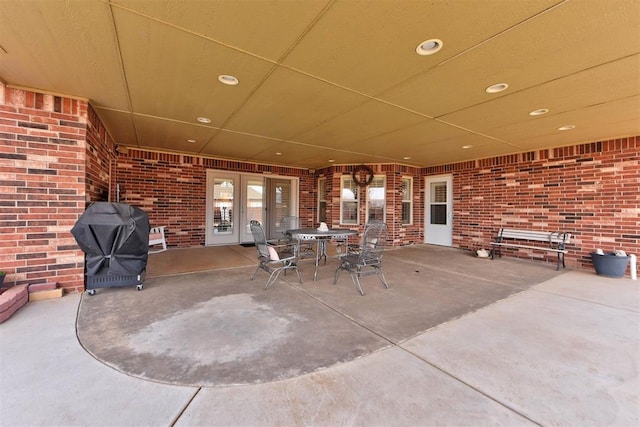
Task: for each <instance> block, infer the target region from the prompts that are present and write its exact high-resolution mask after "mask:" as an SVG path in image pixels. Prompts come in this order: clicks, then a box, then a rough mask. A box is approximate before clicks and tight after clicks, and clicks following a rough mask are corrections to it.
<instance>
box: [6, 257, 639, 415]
mask: <svg viewBox="0 0 640 427" xmlns="http://www.w3.org/2000/svg"><path fill="white" fill-rule="evenodd" d="M385 257H387V255H385ZM399 260H402V261H401V262H402V263H400V261H399ZM461 260H462V261H463V262H461ZM385 262H386V264H385V273H386V275H387V278H388V280H389V282H390V284H391V289H389V290H384V289H383V288H382V287H380V285H379V283H378V282H377V279H376V278H374V277H372V278H365V279H364V281H365V283H364V287H365V291H366V292H367V295H366V296H364V297H361V296H359V295H357V294H356V291H355V288H354V287H353V284H352V283H351V281H350V279H349V278H348V277H344V276H343V277H342V279H341V280H340V282H339V283H338V285H336V286H332V285H331V280H330V278H327V277H324V278H322V279H321V280H319V281H318V282H312V281H311V280H310V279H309V276H308V271H306V270H308V269H304V266H303V269H304V270H305V273H304V279H305V282H304V283H303V284H302V285H298V284H293V283H288V281H289V280H290V279H291V277H288V278H287V281H280V282H277V283H276V284H274V286H273V287H272V288H271V289H269V290H267V291H262V290H261V285H262V284H263V283H264V282H263V280H262V279H264V280H266V277H265V276H259V279H256V281H255V282H249V283H253V285H254V288H256V291H255V295H257V296H259V297H260V298H264V301H266V302H265V304H271V303H273V301H274V300H275V299H276V298H279V299H281V300H282V299H285V298H287V297H289V298H291V297H292V296H295V299H296V300H302V301H303V305H302V307H305V310H307V313H309V312H310V313H312V312H315V311H319V312H321V314H322V315H324V316H325V317H330V316H328V315H327V313H331V316H336V317H340V318H342V320H341V322H342V323H340V322H338V320H334V321H333V322H334V323H329V324H328V325H329V326H333V327H340V328H351V329H360V331H357V333H356V332H354V333H356V335H355V336H358V337H362V336H364V335H366V334H368V335H367V336H370V337H372V338H367V340H369V339H370V340H371V342H374V343H376V342H378V341H380V343H379V344H380V345H378V344H375V345H372V346H369V347H367V345H365V346H364V347H363V348H365V350H366V351H363V352H362V354H355V355H352V356H349V357H346V358H344V357H342V356H338V357H337V360H335V361H334V362H333V363H330V364H329V365H328V366H315V367H311V368H309V369H304V368H300V369H301V374H300V375H296V374H291V372H285V374H284V375H275V376H270V375H263V376H257V377H256V376H248V377H247V376H245V375H244V374H243V372H245V371H244V370H245V369H246V366H245V367H241V369H239V371H240V372H239V373H238V375H236V376H233V375H232V374H233V372H232V371H233V370H229V371H228V373H227V374H228V375H232V376H231V377H230V378H231V380H230V381H226V382H225V381H223V382H221V383H220V384H218V385H215V384H210V385H206V384H197V381H193V378H191V379H190V380H189V381H185V382H186V383H188V384H187V385H184V384H182V385H181V384H178V383H179V382H180V381H175V378H174V380H171V379H170V377H171V376H170V375H168V377H169V379H168V378H164V377H161V378H157V377H156V375H158V374H157V373H154V372H151V369H150V372H145V369H144V366H143V367H142V369H141V370H140V372H135V373H130V372H128V369H130V368H127V367H123V366H120V365H117V362H118V361H117V360H116V361H114V360H100V359H96V358H95V357H93V356H92V355H91V354H90V353H89V352H88V351H87V350H86V349H85V348H84V347H83V346H82V344H81V343H82V342H83V340H85V341H86V340H88V339H89V337H90V335H91V334H90V330H89V331H88V330H87V329H86V328H82V327H81V325H80V324H79V323H78V325H79V326H78V329H76V322H77V321H78V322H79V319H80V318H81V316H82V313H81V312H82V310H85V309H90V308H91V309H93V308H95V309H96V310H97V309H101V307H100V305H101V304H102V303H105V304H106V303H107V302H109V301H113V302H117V301H119V300H118V296H119V295H124V294H125V293H128V295H127V298H126V299H127V300H132V301H134V298H136V297H139V298H142V297H143V296H145V298H148V300H145V301H138V302H139V303H140V304H139V305H140V307H139V311H140V312H147V311H148V310H149V309H150V308H151V309H152V308H153V306H152V305H150V303H152V302H153V300H154V299H156V298H160V297H161V293H160V292H159V290H160V289H165V290H166V289H168V288H167V287H168V286H169V285H170V284H173V286H174V287H176V286H178V287H179V286H184V289H183V291H184V292H185V293H187V291H188V290H189V286H192V287H194V286H195V287H196V288H197V287H198V286H200V287H201V288H203V287H206V284H205V283H206V279H205V278H206V277H207V275H208V274H209V273H206V272H201V273H197V274H196V275H193V274H185V275H176V276H165V277H155V278H152V279H148V281H147V282H145V289H144V290H143V291H142V292H141V293H137V292H136V291H135V290H132V289H130V288H111V289H104V290H98V292H97V294H96V295H95V296H93V297H88V296H87V295H86V294H83V295H80V294H72V295H67V296H65V297H63V298H61V299H56V300H45V301H36V302H31V303H29V304H27V305H26V306H25V307H23V308H22V309H21V310H19V311H18V312H17V313H16V314H15V315H14V316H13V317H12V318H11V319H9V320H8V321H6V322H5V323H4V324H2V325H0V380H1V381H0V385H1V387H0V402H1V403H0V425H7V426H9V425H11V426H32V425H46V426H50V425H65V426H68V425H78V426H85V425H118V426H120V425H152V426H168V425H178V426H181V425H207V426H211V425H220V426H263V425H264V426H272V425H317V426H336V425H374V426H378V425H380V426H382V425H385V426H389V425H398V426H408V425H412V426H413V425H436V426H441V425H452V426H458V425H508V426H512V425H572V426H604V425H612V426H637V425H639V424H640V396H639V390H640V380H639V377H638V371H639V367H640V366H639V365H640V362H639V359H640V286H639V282H637V281H632V280H629V279H626V278H625V279H609V278H603V277H600V276H597V275H595V274H594V273H590V272H586V271H570V270H567V271H566V272H560V274H557V273H556V272H555V271H554V269H553V267H552V266H550V265H549V264H544V263H539V262H523V261H518V260H512V259H504V258H503V259H501V260H496V261H487V260H478V259H475V258H472V257H470V256H468V255H467V254H464V253H463V252H462V251H456V250H451V249H445V250H442V249H439V248H432V247H425V246H418V247H413V248H402V249H398V250H394V251H389V253H388V258H385ZM322 268H324V269H326V270H321V271H320V274H321V276H331V274H332V273H333V268H330V266H327V267H322ZM252 272H253V268H252V267H236V268H233V269H229V270H227V271H226V273H227V276H228V277H230V278H232V277H236V276H241V275H246V274H249V275H250V274H251V273H252ZM219 273H220V271H217V272H211V273H210V274H211V276H210V277H213V275H215V274H219ZM536 276H537V277H539V280H534V281H533V282H530V281H528V280H529V279H527V278H532V277H533V278H535V277H536ZM224 277H226V276H224ZM447 277H448V279H447ZM230 280H231V281H232V282H233V280H232V279H230ZM181 281H182V282H181ZM190 283H192V284H191V285H189V284H190ZM234 283H236V284H237V283H239V282H234ZM243 286H244V285H243ZM209 288H214V289H216V288H217V286H211V285H209ZM247 289H249V288H243V289H242V293H246V292H249V291H248V290H247ZM258 290H259V291H258ZM192 291H193V290H190V291H189V292H188V293H191V292H192ZM207 292H208V293H207ZM207 292H204V293H203V291H202V289H200V297H201V298H202V299H203V301H208V300H210V299H211V298H212V297H219V296H220V295H219V294H216V292H218V291H211V290H209V291H207ZM237 292H238V291H236V294H234V295H237ZM197 294H198V293H197V292H196V295H197ZM228 295H230V293H229V292H227V294H226V296H228ZM412 295H413V298H412ZM98 298H103V300H102V301H100V300H98ZM175 298H176V299H179V298H178V297H175ZM491 299H493V301H490V300H491ZM87 303H89V304H91V305H87ZM109 304H111V302H110V303H109ZM109 304H106V305H109ZM185 304H186V305H189V304H191V303H189V304H187V303H186V302H185ZM178 305H179V304H178ZM423 306H428V307H429V309H424V308H423ZM465 306H466V307H465ZM112 307H113V308H114V309H116V308H117V307H116V306H114V305H112ZM133 307H136V304H132V305H131V308H128V309H129V310H132V309H133ZM102 309H104V308H102ZM79 312H80V313H79ZM89 312H90V311H89ZM376 313H378V314H376ZM460 313H462V314H460ZM303 314H305V312H303ZM305 315H306V314H305ZM308 315H309V316H312V314H308ZM296 316H301V314H300V313H299V312H297V313H296ZM293 317H295V316H293ZM314 319H316V320H318V319H320V317H318V318H314ZM348 321H350V322H351V323H352V324H351V325H350V326H348V327H347V326H345V325H347V324H348ZM97 323H99V322H96V328H98V325H97ZM106 323H108V322H106ZM125 323H126V322H125ZM151 323H152V322H151ZM293 324H294V325H295V323H293ZM115 326H118V325H115ZM146 326H148V325H147V324H145V327H146ZM119 327H122V328H124V329H121V330H125V331H126V330H127V329H126V327H125V326H122V325H120V326H119ZM114 329H117V328H115V327H114ZM138 329H140V328H138ZM142 329H144V328H142ZM318 329H320V328H318ZM100 331H102V330H100ZM130 332H135V331H134V330H130ZM156 332H157V330H156ZM267 332H268V328H267V329H266V330H265V333H267ZM321 332H322V330H320V331H315V333H321ZM329 332H331V333H336V331H335V330H331V331H329ZM101 333H102V332H101ZM349 333H352V332H349ZM83 334H85V335H86V336H85V337H84V338H83V337H82V335H83ZM113 334H115V332H113ZM96 335H100V334H98V333H97V332H96ZM79 336H80V338H79ZM131 336H132V335H131V333H130V334H129V338H131ZM349 336H350V335H349V334H346V335H345V336H344V337H343V338H345V340H332V339H328V340H327V341H321V344H320V346H319V347H318V348H317V349H316V350H318V351H319V349H321V348H322V347H323V346H328V345H329V344H330V343H332V342H333V343H334V345H335V346H341V347H348V346H349V340H348V339H346V338H349ZM152 337H153V334H149V335H146V336H145V335H143V336H138V337H137V339H138V340H139V341H136V342H137V343H138V344H137V345H140V346H141V347H140V348H145V347H144V346H145V345H148V341H144V340H141V339H142V338H144V339H151V338H152ZM169 338H170V337H169ZM119 339H122V338H117V337H115V335H114V336H109V335H108V334H105V335H103V340H102V342H103V345H104V347H106V348H109V347H113V346H114V343H116V342H119V341H118V340H119ZM165 339H167V337H165ZM143 341H144V342H143ZM365 341H366V340H365ZM99 342H100V340H95V342H92V343H90V346H91V348H90V349H89V351H90V352H91V353H93V354H97V353H99V347H98V343H99ZM314 342H315V339H314V340H309V344H308V345H310V346H313V345H317V344H314ZM367 342H369V341H367ZM301 345H302V344H301ZM168 346H169V345H167V347H168ZM286 348H287V349H288V353H289V354H287V353H283V354H282V357H283V358H284V359H285V360H288V362H287V364H291V363H293V362H292V361H291V360H290V359H288V358H291V357H292V354H295V353H300V354H302V355H304V351H299V352H297V351H296V349H295V348H292V347H290V346H289V347H286ZM229 351H231V350H229ZM150 353H153V352H152V351H150ZM329 353H331V352H329ZM329 353H328V354H329ZM105 354H108V352H107V353H105ZM220 354H222V356H224V357H227V356H228V354H229V353H218V356H220ZM100 356H101V357H103V358H104V357H106V356H104V354H101V355H100ZM309 356H310V357H309V358H310V359H313V357H311V356H312V355H309ZM271 357H275V355H272V356H271ZM341 357H342V358H341ZM328 360H332V359H328ZM319 361H320V362H323V361H324V359H322V358H319ZM149 366H150V367H151V365H149ZM239 366H240V365H239ZM247 366H254V368H255V371H256V372H260V368H261V367H264V368H265V370H267V371H270V370H272V369H277V366H278V364H277V363H275V364H274V363H272V361H271V360H269V359H268V358H266V357H264V358H263V359H262V360H260V359H259V358H258V359H256V360H251V363H250V365H247ZM274 366H275V368H274ZM171 369H172V367H171V365H167V370H171ZM157 372H159V373H160V375H162V372H163V371H162V370H161V369H158V370H157ZM267 374H268V372H267ZM178 378H182V377H178ZM256 378H257V380H256ZM192 383H193V384H192ZM232 384H235V385H232Z"/></svg>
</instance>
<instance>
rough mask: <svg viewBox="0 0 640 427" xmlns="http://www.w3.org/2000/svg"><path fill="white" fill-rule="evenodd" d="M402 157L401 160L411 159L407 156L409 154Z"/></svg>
mask: <svg viewBox="0 0 640 427" xmlns="http://www.w3.org/2000/svg"><path fill="white" fill-rule="evenodd" d="M402 159H403V160H411V157H409V156H405V157H403V158H402Z"/></svg>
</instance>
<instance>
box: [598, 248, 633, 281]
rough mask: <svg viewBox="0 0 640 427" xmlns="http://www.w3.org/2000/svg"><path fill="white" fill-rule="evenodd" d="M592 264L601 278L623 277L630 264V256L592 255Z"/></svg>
mask: <svg viewBox="0 0 640 427" xmlns="http://www.w3.org/2000/svg"><path fill="white" fill-rule="evenodd" d="M591 262H593V266H594V267H595V268H596V273H597V274H598V275H600V276H607V277H623V276H624V273H625V272H626V271H627V264H629V257H628V256H616V255H615V254H613V253H606V254H604V255H599V254H597V253H595V252H593V253H592V254H591Z"/></svg>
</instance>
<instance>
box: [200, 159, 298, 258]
mask: <svg viewBox="0 0 640 427" xmlns="http://www.w3.org/2000/svg"><path fill="white" fill-rule="evenodd" d="M215 178H229V179H233V180H234V183H235V184H234V185H235V188H234V196H233V209H232V210H233V221H234V224H237V226H234V232H233V234H231V235H226V236H224V237H223V236H219V237H218V236H214V235H213V232H212V231H211V230H212V229H213V209H212V206H213V203H212V202H213V201H212V199H211V198H212V196H213V182H214V179H215ZM250 180H253V181H256V180H261V181H262V183H263V193H262V197H263V200H262V202H263V208H262V219H261V221H262V223H263V226H264V227H265V232H266V233H270V231H269V223H270V222H271V221H270V217H269V215H268V214H269V213H270V211H271V206H270V205H269V204H270V203H272V201H273V198H272V197H271V195H270V194H269V192H270V191H271V189H272V187H273V186H272V185H270V183H271V182H272V181H276V180H287V181H289V182H291V201H290V203H291V207H290V210H291V213H290V215H295V216H298V209H299V206H298V205H299V203H298V201H299V200H300V195H299V192H300V179H299V178H298V177H292V176H284V175H265V174H256V173H243V172H236V171H226V170H220V169H207V171H206V185H205V186H206V190H205V192H206V195H205V212H206V214H205V227H204V228H205V243H204V244H205V246H218V245H233V244H240V243H252V242H253V236H251V234H250V232H249V231H247V230H248V229H247V230H245V229H243V228H242V227H245V228H246V227H248V224H249V220H250V219H251V218H247V207H246V206H245V203H246V195H247V190H246V186H247V183H248V181H250ZM267 235H269V234H267Z"/></svg>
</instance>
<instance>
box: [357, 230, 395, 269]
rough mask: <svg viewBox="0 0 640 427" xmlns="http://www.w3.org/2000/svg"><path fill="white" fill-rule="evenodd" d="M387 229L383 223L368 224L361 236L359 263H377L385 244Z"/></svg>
mask: <svg viewBox="0 0 640 427" xmlns="http://www.w3.org/2000/svg"><path fill="white" fill-rule="evenodd" d="M387 235H388V229H387V225H386V224H385V223H383V222H377V221H376V222H370V223H368V224H367V226H366V227H365V229H364V232H363V235H362V246H361V249H360V257H359V263H363V264H371V263H372V262H379V261H380V259H381V258H382V254H383V252H384V247H385V245H386V243H387Z"/></svg>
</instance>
